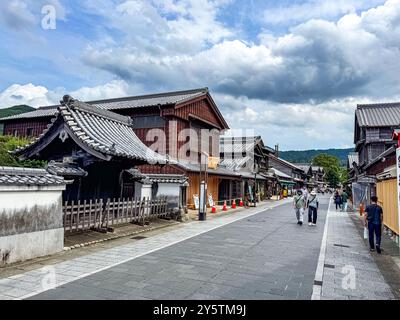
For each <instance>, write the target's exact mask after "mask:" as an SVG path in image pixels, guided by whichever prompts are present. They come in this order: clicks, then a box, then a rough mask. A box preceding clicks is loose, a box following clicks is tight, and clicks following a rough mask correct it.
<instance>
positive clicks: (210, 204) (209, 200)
mask: <svg viewBox="0 0 400 320" xmlns="http://www.w3.org/2000/svg"><path fill="white" fill-rule="evenodd" d="M208 205H209V206H210V207H212V206H213V205H214V199H213V195H212V193H210V194H209V195H208Z"/></svg>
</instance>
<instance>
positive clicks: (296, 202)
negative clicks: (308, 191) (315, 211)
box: [293, 189, 306, 226]
mask: <svg viewBox="0 0 400 320" xmlns="http://www.w3.org/2000/svg"><path fill="white" fill-rule="evenodd" d="M293 207H294V211H295V213H296V218H297V224H298V225H300V226H302V225H303V215H304V210H305V207H306V199H305V198H304V196H303V191H301V190H300V189H299V190H297V194H296V195H295V196H294V198H293Z"/></svg>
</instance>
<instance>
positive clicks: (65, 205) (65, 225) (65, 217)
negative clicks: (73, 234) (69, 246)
mask: <svg viewBox="0 0 400 320" xmlns="http://www.w3.org/2000/svg"><path fill="white" fill-rule="evenodd" d="M67 207H68V201H65V204H64V232H65V231H66V230H67V212H68V209H67Z"/></svg>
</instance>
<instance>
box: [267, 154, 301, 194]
mask: <svg viewBox="0 0 400 320" xmlns="http://www.w3.org/2000/svg"><path fill="white" fill-rule="evenodd" d="M268 157H269V165H270V167H272V168H274V169H276V170H278V171H279V172H282V173H284V174H285V175H287V176H290V177H291V180H288V179H285V180H281V182H280V183H281V188H282V189H284V190H288V194H289V195H290V194H292V193H293V190H294V189H300V188H302V187H303V186H304V174H305V172H304V171H303V170H302V169H301V168H300V167H298V166H296V165H294V164H293V163H290V162H289V161H286V160H283V159H281V158H279V157H277V156H276V155H275V154H269V155H268Z"/></svg>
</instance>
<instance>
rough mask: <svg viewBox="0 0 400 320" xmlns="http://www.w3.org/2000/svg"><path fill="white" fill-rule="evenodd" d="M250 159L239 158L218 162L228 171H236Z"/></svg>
mask: <svg viewBox="0 0 400 320" xmlns="http://www.w3.org/2000/svg"><path fill="white" fill-rule="evenodd" d="M251 160H252V158H251V157H241V158H235V159H229V158H227V159H222V160H221V162H220V164H219V165H220V166H221V167H225V168H227V169H229V170H232V171H238V170H239V169H240V168H242V167H243V166H244V165H245V164H246V163H247V162H248V161H251Z"/></svg>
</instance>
